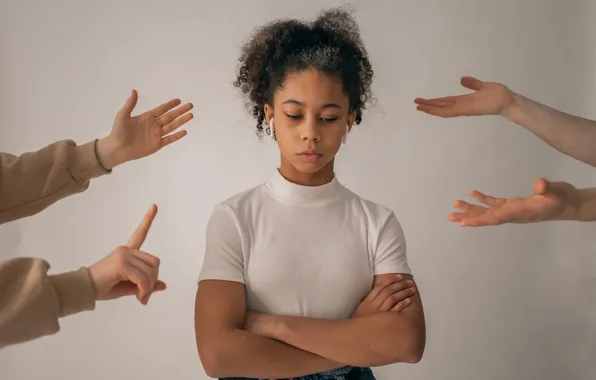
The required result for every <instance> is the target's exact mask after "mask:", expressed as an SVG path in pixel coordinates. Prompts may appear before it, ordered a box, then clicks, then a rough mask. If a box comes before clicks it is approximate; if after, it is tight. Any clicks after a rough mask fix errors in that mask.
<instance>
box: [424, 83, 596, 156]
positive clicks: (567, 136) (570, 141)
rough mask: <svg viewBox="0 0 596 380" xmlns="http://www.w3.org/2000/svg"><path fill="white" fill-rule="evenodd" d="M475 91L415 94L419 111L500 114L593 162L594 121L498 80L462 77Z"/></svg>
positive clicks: (441, 114) (456, 114)
mask: <svg viewBox="0 0 596 380" xmlns="http://www.w3.org/2000/svg"><path fill="white" fill-rule="evenodd" d="M461 84H462V86H464V87H466V88H469V89H470V90H473V91H474V92H472V93H469V94H465V95H455V96H445V97H441V98H434V99H423V98H416V99H415V100H414V103H416V104H417V107H416V108H417V109H418V110H419V111H422V112H425V113H428V114H430V115H433V116H438V117H443V118H451V117H460V116H483V115H500V116H503V117H505V118H507V119H508V120H510V121H512V122H514V123H516V124H519V125H521V126H522V127H524V128H526V129H527V130H529V131H530V132H532V133H533V134H535V135H536V136H537V137H539V138H541V139H542V140H544V141H545V142H546V143H548V144H549V145H550V146H552V147H553V148H555V149H557V150H558V151H560V152H561V153H564V154H567V155H569V156H571V157H573V158H575V159H577V160H580V161H582V162H585V163H587V164H589V165H592V166H596V121H593V120H588V119H584V118H581V117H578V116H573V115H570V114H567V113H565V112H562V111H558V110H556V109H554V108H551V107H548V106H546V105H544V104H541V103H539V102H537V101H534V100H532V99H528V98H526V97H524V96H522V95H520V94H517V93H515V92H513V91H512V90H510V89H509V88H508V87H507V86H505V85H503V84H501V83H497V82H484V81H481V80H479V79H477V78H474V77H468V76H466V77H462V78H461Z"/></svg>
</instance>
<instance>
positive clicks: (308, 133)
mask: <svg viewBox="0 0 596 380" xmlns="http://www.w3.org/2000/svg"><path fill="white" fill-rule="evenodd" d="M301 127H302V128H301V130H300V138H301V139H302V140H304V141H316V142H318V141H319V140H320V139H321V135H320V131H319V124H318V120H317V119H316V118H315V119H314V120H313V118H310V119H307V120H305V121H304V123H302V126H301Z"/></svg>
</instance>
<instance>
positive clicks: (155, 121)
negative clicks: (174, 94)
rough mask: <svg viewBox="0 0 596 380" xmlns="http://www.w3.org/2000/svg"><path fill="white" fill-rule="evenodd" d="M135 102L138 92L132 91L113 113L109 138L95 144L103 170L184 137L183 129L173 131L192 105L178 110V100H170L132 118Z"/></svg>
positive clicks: (186, 121) (145, 154)
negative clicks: (119, 108)
mask: <svg viewBox="0 0 596 380" xmlns="http://www.w3.org/2000/svg"><path fill="white" fill-rule="evenodd" d="M137 100H138V93H137V92H136V91H135V90H133V91H132V94H131V95H130V97H129V98H128V99H127V100H126V103H125V104H124V106H123V107H122V109H121V110H120V111H119V112H118V113H117V114H116V118H115V120H114V126H113V127H112V131H111V132H110V134H109V136H108V137H106V138H103V139H101V140H99V142H98V149H97V150H98V155H99V159H100V161H101V163H102V165H103V166H104V167H105V168H106V169H111V168H113V167H115V166H118V165H120V164H122V163H124V162H128V161H132V160H136V159H139V158H143V157H146V156H149V155H151V154H153V153H155V152H157V151H159V150H160V149H162V148H164V147H166V146H168V145H170V144H172V143H174V142H176V141H178V140H180V139H181V138H183V137H184V136H186V133H187V132H186V131H185V130H180V131H177V132H175V131H176V130H177V129H178V128H180V127H181V126H182V125H184V124H186V123H188V122H189V121H190V120H191V119H192V118H193V114H192V113H188V111H190V110H191V109H192V108H193V105H192V103H186V104H184V105H183V106H180V107H178V106H179V105H180V104H181V101H180V99H173V100H170V101H169V102H166V103H164V104H161V105H160V106H157V107H155V108H153V109H152V110H149V111H147V112H145V113H143V114H140V115H137V116H132V112H133V110H134V108H135V106H136V104H137ZM175 107H178V108H175Z"/></svg>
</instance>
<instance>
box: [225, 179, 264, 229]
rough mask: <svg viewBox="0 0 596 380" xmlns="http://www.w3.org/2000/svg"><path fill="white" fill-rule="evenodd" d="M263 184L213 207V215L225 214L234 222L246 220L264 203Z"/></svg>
mask: <svg viewBox="0 0 596 380" xmlns="http://www.w3.org/2000/svg"><path fill="white" fill-rule="evenodd" d="M264 186H265V185H264V184H260V185H257V186H254V187H251V188H249V189H247V190H244V191H242V192H240V193H237V194H234V195H232V196H230V197H228V198H225V199H224V200H222V201H220V202H219V203H217V204H216V205H215V208H214V210H213V214H222V213H223V214H227V215H228V216H230V217H232V219H234V220H235V221H236V222H238V221H239V220H243V219H246V218H247V217H249V216H250V215H251V213H252V212H253V211H254V210H255V209H258V208H260V207H261V206H262V204H263V203H264V202H265V201H266V193H265V189H264Z"/></svg>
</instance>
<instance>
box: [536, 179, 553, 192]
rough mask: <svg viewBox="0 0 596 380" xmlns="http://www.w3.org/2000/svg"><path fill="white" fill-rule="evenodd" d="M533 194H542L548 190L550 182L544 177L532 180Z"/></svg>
mask: <svg viewBox="0 0 596 380" xmlns="http://www.w3.org/2000/svg"><path fill="white" fill-rule="evenodd" d="M533 190H534V194H535V195H544V194H546V193H547V192H548V191H549V190H550V182H549V181H547V180H546V179H544V178H539V179H537V180H536V181H534V189H533Z"/></svg>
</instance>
